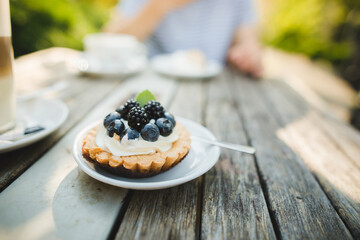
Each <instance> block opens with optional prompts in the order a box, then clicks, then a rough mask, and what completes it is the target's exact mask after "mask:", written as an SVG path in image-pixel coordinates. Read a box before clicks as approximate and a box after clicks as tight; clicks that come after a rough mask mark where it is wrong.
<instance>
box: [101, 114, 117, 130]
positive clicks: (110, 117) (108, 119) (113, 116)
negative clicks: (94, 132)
mask: <svg viewBox="0 0 360 240" xmlns="http://www.w3.org/2000/svg"><path fill="white" fill-rule="evenodd" d="M116 119H121V115H120V114H119V113H118V112H111V113H109V114H108V115H107V116H106V117H105V118H104V122H103V124H104V127H105V128H107V127H108V126H109V125H110V124H111V123H113V122H114V121H115V120H116Z"/></svg>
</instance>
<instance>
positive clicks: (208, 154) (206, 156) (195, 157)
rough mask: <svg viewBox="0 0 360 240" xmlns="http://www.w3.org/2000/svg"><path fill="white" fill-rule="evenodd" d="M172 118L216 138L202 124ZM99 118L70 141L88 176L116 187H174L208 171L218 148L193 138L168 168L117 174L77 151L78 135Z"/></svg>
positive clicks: (86, 130) (79, 146)
mask: <svg viewBox="0 0 360 240" xmlns="http://www.w3.org/2000/svg"><path fill="white" fill-rule="evenodd" d="M176 120H177V121H178V122H180V123H181V124H183V125H184V126H185V127H186V129H187V130H188V131H190V133H191V134H192V135H194V136H195V135H196V136H200V137H205V138H208V139H211V140H216V138H215V136H214V135H213V134H212V133H211V132H210V131H209V130H208V129H207V128H205V127H203V126H201V125H199V124H197V123H195V122H193V121H191V120H188V119H185V118H181V117H176ZM98 123H99V122H96V123H93V124H91V125H89V126H88V127H86V128H85V129H84V130H83V131H81V132H80V133H79V134H78V135H77V137H76V139H75V142H74V147H73V155H74V158H75V160H76V162H77V164H78V165H79V168H81V169H82V170H83V171H84V172H85V173H86V174H88V175H89V176H91V177H93V178H95V179H97V180H99V181H101V182H104V183H107V184H110V185H114V186H117V187H122V188H129V189H137V190H154V189H163V188H169V187H174V186H177V185H180V184H183V183H186V182H189V181H191V180H193V179H195V178H197V177H199V176H201V175H203V174H204V173H206V172H207V171H209V170H210V169H211V168H212V167H213V166H214V165H215V163H216V162H217V161H218V159H219V156H220V148H219V147H216V146H210V145H207V144H203V143H200V142H195V141H193V142H192V143H191V149H190V152H189V153H188V155H187V156H186V157H185V158H184V159H183V160H182V161H181V162H180V163H179V164H177V165H176V166H175V167H173V168H171V169H170V170H168V171H166V172H164V173H160V174H158V175H156V176H153V177H148V178H125V177H119V176H116V175H114V174H111V173H109V172H106V171H105V170H102V169H99V168H95V167H94V164H92V163H90V162H88V161H87V160H85V159H84V157H83V156H82V154H81V148H82V139H83V137H84V136H85V134H86V133H87V132H88V131H89V130H90V129H91V128H93V127H95V126H96V125H97V124H98Z"/></svg>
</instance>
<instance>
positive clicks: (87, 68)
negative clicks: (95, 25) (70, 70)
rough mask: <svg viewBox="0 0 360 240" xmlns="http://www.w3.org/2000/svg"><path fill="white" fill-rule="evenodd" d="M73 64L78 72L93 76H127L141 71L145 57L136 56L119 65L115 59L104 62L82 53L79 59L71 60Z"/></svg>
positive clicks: (144, 63) (143, 67)
mask: <svg viewBox="0 0 360 240" xmlns="http://www.w3.org/2000/svg"><path fill="white" fill-rule="evenodd" d="M73 65H74V66H75V68H76V69H77V71H79V72H80V73H83V74H87V75H93V76H109V77H114V76H129V75H133V74H136V73H139V72H142V71H143V70H144V69H145V68H146V65H147V59H146V57H137V58H132V59H129V61H128V62H127V63H126V64H123V65H119V64H118V63H116V61H112V62H108V63H106V64H104V63H102V62H100V61H98V60H97V59H96V58H94V57H91V56H90V55H88V54H86V53H83V54H82V55H81V56H80V58H79V59H77V60H76V61H75V62H73Z"/></svg>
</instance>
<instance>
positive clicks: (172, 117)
mask: <svg viewBox="0 0 360 240" xmlns="http://www.w3.org/2000/svg"><path fill="white" fill-rule="evenodd" d="M164 117H165V118H166V119H169V121H170V122H171V123H172V125H173V127H175V126H176V121H175V117H174V115H172V114H171V113H169V112H165V113H164Z"/></svg>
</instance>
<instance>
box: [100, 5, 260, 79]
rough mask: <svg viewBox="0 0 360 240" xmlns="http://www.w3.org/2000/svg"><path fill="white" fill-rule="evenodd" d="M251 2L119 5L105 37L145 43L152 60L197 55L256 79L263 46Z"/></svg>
mask: <svg viewBox="0 0 360 240" xmlns="http://www.w3.org/2000/svg"><path fill="white" fill-rule="evenodd" d="M254 25H255V13H254V8H253V2H252V0H122V1H121V2H120V4H119V11H117V13H116V16H115V18H114V19H113V20H112V21H110V22H109V23H108V24H107V25H106V26H105V28H104V31H106V32H113V33H122V34H131V35H134V36H136V37H137V38H138V39H140V40H146V41H147V46H148V48H149V55H150V57H152V56H155V55H157V54H162V53H172V52H174V51H177V50H188V49H199V50H201V51H202V52H203V53H204V54H205V56H206V57H207V58H209V59H213V60H217V61H219V62H222V63H223V62H225V61H226V60H227V61H229V62H230V63H231V64H232V65H234V66H235V67H237V68H238V69H239V70H241V71H243V72H244V73H247V74H250V75H252V76H254V77H260V75H261V73H262V65H261V46H260V44H259V41H258V38H257V34H256V29H255V26H254Z"/></svg>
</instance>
